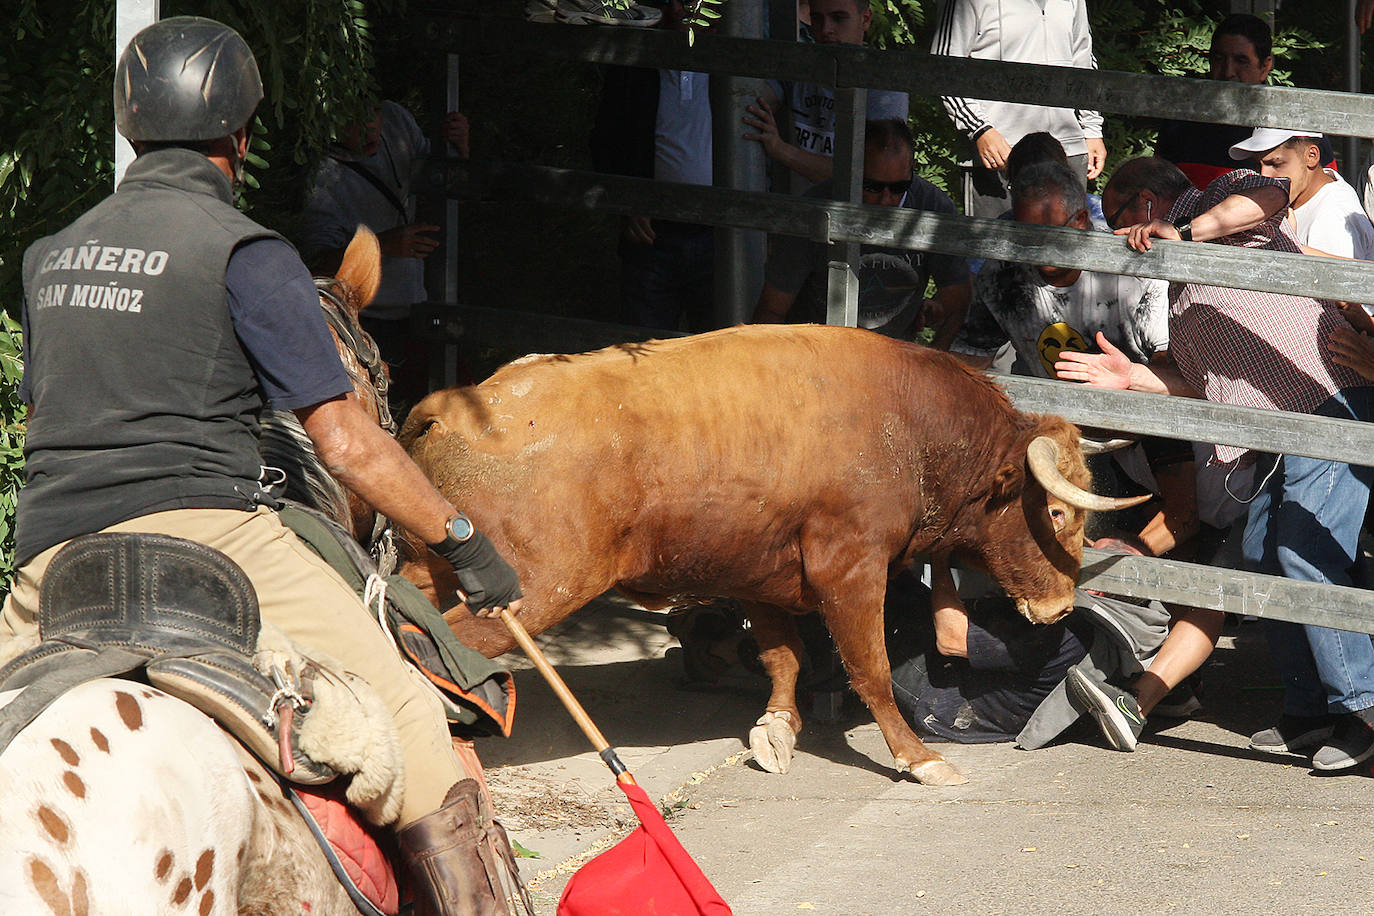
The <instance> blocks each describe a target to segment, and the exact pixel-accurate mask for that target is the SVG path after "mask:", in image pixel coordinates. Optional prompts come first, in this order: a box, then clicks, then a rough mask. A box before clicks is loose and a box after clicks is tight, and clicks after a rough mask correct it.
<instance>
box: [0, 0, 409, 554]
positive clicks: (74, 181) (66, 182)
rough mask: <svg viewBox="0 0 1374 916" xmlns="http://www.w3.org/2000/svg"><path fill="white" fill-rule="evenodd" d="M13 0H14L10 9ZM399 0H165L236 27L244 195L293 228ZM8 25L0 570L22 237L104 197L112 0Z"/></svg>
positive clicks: (18, 452)
mask: <svg viewBox="0 0 1374 916" xmlns="http://www.w3.org/2000/svg"><path fill="white" fill-rule="evenodd" d="M11 6H12V7H13V8H12V9H11ZM403 7H404V0H369V2H367V3H364V2H363V0H275V2H270V3H269V2H265V0H163V2H162V4H161V13H162V15H163V16H164V17H167V16H176V15H197V16H208V17H210V18H212V19H218V20H220V21H221V22H224V23H227V24H228V25H230V26H232V27H234V28H235V29H237V30H239V32H240V33H242V34H243V36H244V38H245V39H246V40H247V41H248V44H249V46H250V47H252V48H253V50H254V53H255V55H256V56H257V59H258V64H259V68H260V69H261V71H262V77H263V83H264V89H265V92H266V99H265V100H264V102H263V104H262V106H261V107H260V108H259V110H258V118H257V122H256V123H257V131H256V135H255V137H254V142H253V149H252V155H251V158H250V160H249V169H250V175H249V178H250V180H249V182H248V186H249V190H248V191H247V192H246V193H245V194H244V200H243V205H244V207H245V209H251V210H252V212H253V216H254V218H256V219H257V220H259V221H260V222H263V223H265V224H267V225H269V226H272V227H274V228H278V229H283V230H284V229H286V228H287V227H288V225H289V220H290V215H291V214H292V213H293V212H294V211H295V210H297V209H298V205H299V201H300V199H301V195H302V189H303V188H304V185H305V178H306V176H307V175H308V173H309V171H310V170H311V169H312V168H313V167H314V164H315V163H316V162H318V160H319V158H320V157H321V156H322V155H323V154H324V151H325V149H326V148H327V147H328V144H329V141H330V139H331V138H332V137H333V136H334V134H335V133H336V131H338V130H340V129H341V128H342V127H344V126H345V125H347V124H349V123H351V122H353V121H356V120H357V119H359V118H360V117H361V116H362V115H364V114H365V113H366V112H367V111H368V110H369V107H370V106H371V105H372V104H373V102H374V100H375V98H376V83H375V80H374V78H373V72H372V68H373V60H372V50H371V48H372V27H371V22H370V20H369V15H377V14H381V13H394V12H398V11H400V10H402V9H403ZM6 8H7V9H11V11H10V12H9V13H8V14H7V15H6V28H5V29H4V30H3V33H0V99H3V100H4V102H3V105H4V113H5V118H4V128H3V131H4V132H3V135H0V297H3V302H4V306H5V312H6V313H7V314H6V315H5V317H4V318H3V321H4V322H5V323H4V325H3V326H0V576H3V577H4V578H5V579H6V580H8V574H9V571H10V570H9V565H10V563H11V562H12V549H13V548H12V544H13V541H12V530H11V528H12V524H13V506H14V491H15V488H16V487H17V486H18V482H19V481H20V480H21V479H22V467H23V458H22V440H23V425H22V418H23V409H22V407H21V405H19V404H18V403H17V401H16V397H17V394H16V386H17V384H18V380H19V376H20V373H21V372H22V369H21V363H20V357H19V348H18V343H19V333H18V329H17V327H16V326H15V324H14V321H13V316H17V315H18V314H19V305H20V302H21V301H22V290H21V279H20V268H21V266H22V256H23V253H24V251H25V249H26V248H28V246H29V245H30V244H32V243H33V242H34V241H36V240H37V239H39V238H41V237H43V236H45V235H48V234H51V233H52V232H55V231H56V230H57V229H59V228H61V227H62V226H64V225H66V224H67V223H69V222H71V220H73V219H75V218H76V217H77V216H78V215H79V214H80V213H82V212H83V211H85V210H87V209H89V208H90V207H91V206H93V205H94V204H96V203H97V202H98V201H100V200H101V199H102V198H103V197H105V196H106V195H107V194H108V193H109V192H110V189H111V184H112V182H113V176H114V103H113V99H112V91H111V87H112V86H113V84H114V69H115V58H114V54H113V48H114V42H115V36H114V8H115V3H114V0H17V2H16V3H15V4H11V5H7V7H6Z"/></svg>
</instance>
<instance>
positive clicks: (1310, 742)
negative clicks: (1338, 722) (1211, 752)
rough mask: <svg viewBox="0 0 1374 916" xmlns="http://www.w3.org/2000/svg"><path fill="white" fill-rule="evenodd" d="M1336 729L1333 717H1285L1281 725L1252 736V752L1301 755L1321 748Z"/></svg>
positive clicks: (1281, 719)
mask: <svg viewBox="0 0 1374 916" xmlns="http://www.w3.org/2000/svg"><path fill="white" fill-rule="evenodd" d="M1334 728H1335V719H1334V718H1333V717H1332V716H1329V715H1327V716H1290V715H1286V714H1285V715H1284V716H1283V717H1282V718H1280V719H1279V724H1278V725H1274V726H1271V727H1270V728H1266V729H1265V730H1264V731H1261V732H1255V733H1254V734H1253V735H1251V736H1250V748H1251V750H1256V751H1264V752H1266V753H1270V754H1300V753H1302V752H1303V751H1305V750H1307V749H1308V748H1313V747H1320V746H1321V744H1322V743H1323V742H1324V741H1326V739H1327V738H1329V737H1331V732H1332V731H1333V730H1334Z"/></svg>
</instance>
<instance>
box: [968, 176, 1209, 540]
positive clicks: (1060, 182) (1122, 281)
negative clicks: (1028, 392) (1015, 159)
mask: <svg viewBox="0 0 1374 916" xmlns="http://www.w3.org/2000/svg"><path fill="white" fill-rule="evenodd" d="M1012 214H1013V218H1015V219H1016V220H1018V221H1019V222H1023V223H1027V224H1030V225H1038V226H1067V227H1070V228H1073V229H1079V230H1082V231H1091V230H1092V225H1091V222H1090V219H1089V217H1088V213H1087V205H1086V201H1085V197H1084V193H1083V189H1082V187H1081V185H1079V183H1078V179H1077V177H1076V176H1075V175H1074V174H1073V173H1072V172H1071V171H1070V170H1069V168H1068V167H1067V166H1065V165H1062V164H1060V163H1057V162H1042V163H1038V164H1036V165H1032V166H1029V167H1027V168H1026V169H1024V170H1023V171H1021V172H1019V173H1018V174H1017V177H1016V182H1015V183H1014V184H1013V185H1012ZM1099 334H1103V335H1105V336H1106V337H1107V339H1109V340H1111V341H1112V342H1113V344H1114V346H1116V347H1118V348H1120V349H1123V350H1125V351H1127V352H1129V353H1131V354H1132V358H1133V359H1136V360H1139V361H1150V360H1158V361H1167V360H1168V348H1169V334H1168V284H1167V283H1165V282H1164V281H1162V280H1150V279H1142V278H1139V277H1129V276H1121V275H1116V274H1103V273H1095V272H1092V271H1086V270H1079V269H1076V268H1064V267H1053V266H1048V265H1039V266H1034V265H1029V264H1017V263H994V264H991V265H989V266H987V267H985V268H984V269H983V270H982V271H981V272H980V273H979V274H978V276H977V277H976V278H975V280H974V286H973V304H972V305H971V306H970V308H969V314H968V318H967V319H966V320H965V321H964V325H963V327H962V328H961V329H960V330H959V333H958V335H957V336H956V337H955V340H954V344H953V346H951V348H950V350H951V352H953V353H954V355H955V356H957V357H959V358H960V359H962V360H963V361H965V362H967V363H968V364H969V365H971V366H974V367H975V368H980V369H985V368H987V367H988V366H990V365H991V364H992V361H993V359H994V355H995V354H996V353H997V351H998V349H999V348H1000V347H1002V346H1004V345H1006V344H1008V343H1010V345H1011V347H1012V348H1013V349H1014V350H1015V352H1016V355H1017V361H1016V366H1015V367H1014V368H1013V371H1015V372H1017V373H1018V374H1024V375H1031V376H1036V377H1039V378H1056V375H1055V371H1054V365H1055V362H1056V360H1057V359H1058V358H1059V353H1060V351H1061V350H1063V349H1074V350H1089V349H1092V348H1093V346H1094V345H1095V344H1094V341H1095V340H1096V339H1097V335H1099ZM1092 468H1093V471H1094V475H1095V477H1097V479H1098V482H1099V485H1100V486H1103V487H1106V488H1109V489H1110V490H1118V489H1122V490H1124V489H1130V488H1131V483H1129V482H1127V481H1133V482H1134V484H1135V485H1136V486H1137V487H1140V488H1142V489H1138V490H1135V492H1142V491H1143V490H1149V491H1152V492H1155V493H1158V494H1159V495H1160V496H1161V497H1162V506H1163V508H1162V510H1161V509H1160V504H1152V508H1153V512H1151V509H1146V510H1143V512H1142V511H1135V512H1131V513H1129V514H1119V513H1113V514H1112V515H1104V516H1095V517H1094V518H1093V519H1092V520H1091V522H1092V525H1091V529H1090V536H1092V537H1100V536H1102V535H1105V534H1106V533H1108V531H1109V530H1110V529H1111V528H1112V527H1129V528H1130V529H1131V530H1132V531H1138V532H1139V535H1140V537H1141V538H1142V539H1143V540H1144V541H1145V543H1146V544H1147V545H1148V547H1149V549H1150V550H1151V551H1152V552H1154V553H1155V554H1162V553H1165V552H1167V551H1169V550H1172V549H1173V548H1174V547H1175V546H1177V544H1178V543H1179V542H1181V541H1184V540H1186V539H1188V538H1190V537H1191V536H1192V535H1193V534H1194V533H1195V532H1196V530H1197V521H1196V515H1195V509H1194V505H1193V504H1194V499H1195V497H1194V493H1193V486H1192V480H1193V476H1194V472H1193V468H1192V456H1191V454H1190V452H1189V449H1188V448H1187V447H1183V446H1180V445H1179V444H1178V443H1176V442H1174V441H1173V440H1167V439H1150V440H1147V441H1146V442H1145V443H1144V447H1143V448H1134V449H1130V450H1127V451H1125V452H1121V453H1118V454H1117V455H1115V456H1111V457H1106V456H1104V457H1101V458H1095V459H1092ZM1123 476H1124V478H1126V480H1123V479H1122V477H1123Z"/></svg>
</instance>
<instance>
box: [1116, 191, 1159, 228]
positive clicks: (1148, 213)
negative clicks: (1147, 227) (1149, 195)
mask: <svg viewBox="0 0 1374 916" xmlns="http://www.w3.org/2000/svg"><path fill="white" fill-rule="evenodd" d="M1139 198H1140V192H1139V191H1136V192H1135V193H1134V194H1132V195H1131V196H1130V197H1128V198H1126V202H1125V203H1124V204H1122V205H1121V206H1119V207H1117V208H1116V212H1115V213H1113V214H1112V215H1111V216H1109V217H1107V225H1108V226H1111V227H1112V228H1113V229H1120V228H1121V227H1120V226H1118V225H1117V222H1118V221H1119V220H1120V219H1121V214H1123V213H1125V212H1126V211H1127V210H1129V209H1130V208H1131V204H1133V203H1135V202H1136V201H1137V200H1138V199H1139ZM1153 211H1154V201H1152V200H1146V201H1145V219H1146V220H1147V221H1148V220H1149V219H1150V218H1151V217H1152V216H1153V215H1154V213H1153Z"/></svg>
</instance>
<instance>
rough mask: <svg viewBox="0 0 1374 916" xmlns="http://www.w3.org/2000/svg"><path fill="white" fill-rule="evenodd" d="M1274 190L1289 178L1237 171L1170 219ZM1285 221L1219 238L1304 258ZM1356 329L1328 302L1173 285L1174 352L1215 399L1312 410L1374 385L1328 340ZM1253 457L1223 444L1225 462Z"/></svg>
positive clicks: (1188, 194)
mask: <svg viewBox="0 0 1374 916" xmlns="http://www.w3.org/2000/svg"><path fill="white" fill-rule="evenodd" d="M1267 185H1274V186H1277V187H1280V188H1282V189H1283V190H1284V192H1285V194H1286V193H1287V182H1286V180H1282V179H1275V178H1265V177H1263V176H1261V175H1258V174H1256V173H1255V172H1252V171H1250V170H1249V169H1236V170H1235V171H1233V172H1228V173H1226V174H1225V175H1222V176H1220V177H1218V178H1217V179H1216V180H1214V181H1213V182H1212V183H1211V184H1209V185H1208V186H1207V189H1206V190H1205V191H1199V190H1197V189H1196V188H1189V189H1188V190H1187V191H1185V192H1184V193H1183V194H1182V195H1181V196H1180V197H1179V198H1178V200H1176V201H1175V202H1174V205H1173V207H1172V209H1170V211H1169V221H1170V222H1173V223H1175V224H1182V223H1184V222H1187V221H1190V220H1192V219H1195V218H1196V217H1197V216H1198V214H1200V213H1204V212H1206V211H1207V210H1210V209H1211V208H1212V207H1215V206H1216V205H1217V204H1219V203H1221V202H1222V201H1223V200H1225V199H1226V198H1227V197H1229V196H1230V195H1232V194H1236V193H1239V192H1241V191H1247V190H1250V189H1253V188H1259V187H1265V186H1267ZM1283 220H1284V212H1283V211H1280V212H1279V213H1277V214H1276V215H1274V216H1273V217H1271V218H1270V219H1268V220H1266V221H1265V222H1263V223H1261V224H1260V225H1258V226H1256V227H1255V228H1253V229H1249V230H1246V231H1244V232H1236V233H1232V234H1231V235H1228V236H1225V237H1224V238H1220V239H1216V240H1215V241H1216V242H1217V243H1219V244H1222V245H1234V246H1236V247H1239V248H1262V249H1265V250H1268V251H1288V252H1293V253H1299V254H1300V253H1301V252H1302V249H1301V248H1300V247H1299V246H1298V243H1297V242H1296V241H1295V240H1294V239H1293V237H1292V236H1291V235H1289V233H1288V230H1287V229H1286V228H1284V223H1283ZM1347 326H1348V325H1347V324H1346V320H1345V317H1344V316H1343V315H1342V314H1341V312H1340V309H1339V308H1337V307H1336V305H1335V304H1334V303H1332V302H1330V301H1327V300H1324V299H1312V298H1309V297H1306V296H1291V295H1284V294H1280V293H1262V292H1256V291H1254V290H1246V289H1227V288H1225V287H1220V286H1203V285H1201V284H1197V283H1171V284H1170V286H1169V354H1170V355H1171V356H1172V357H1173V359H1174V362H1175V363H1176V364H1177V365H1178V368H1179V370H1180V372H1182V374H1183V377H1184V379H1185V380H1186V381H1187V382H1188V384H1190V385H1192V386H1193V387H1194V388H1196V389H1197V390H1198V391H1200V392H1202V394H1203V396H1204V397H1205V398H1207V400H1209V401H1218V402H1220V403H1223V404H1235V405H1238V406H1241V407H1260V408H1267V409H1270V410H1290V411H1294V412H1297V413H1311V412H1312V411H1314V410H1316V408H1318V407H1319V406H1321V405H1322V404H1323V403H1325V402H1326V401H1327V400H1328V399H1329V398H1330V397H1331V396H1332V395H1334V394H1335V393H1336V392H1337V391H1340V390H1341V389H1342V388H1355V387H1359V386H1362V385H1368V384H1370V383H1369V382H1368V381H1366V380H1365V379H1364V378H1363V377H1362V376H1360V375H1359V374H1358V373H1356V372H1355V371H1354V370H1353V369H1347V368H1345V367H1344V366H1339V365H1337V364H1336V363H1335V362H1334V361H1333V360H1332V359H1331V353H1330V350H1329V349H1328V348H1327V345H1326V338H1327V337H1328V336H1329V335H1330V334H1331V332H1332V331H1333V330H1335V329H1336V328H1338V327H1347ZM1245 451H1246V450H1245V449H1243V448H1238V447H1236V446H1230V445H1218V446H1217V447H1216V460H1218V461H1220V462H1223V463H1226V462H1230V461H1234V460H1235V459H1237V458H1239V457H1240V456H1241V455H1243V454H1245Z"/></svg>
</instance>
